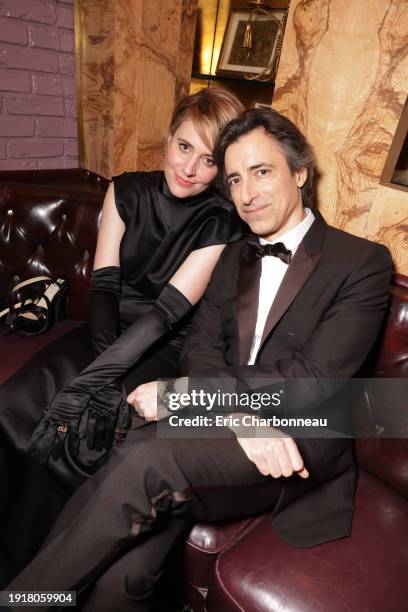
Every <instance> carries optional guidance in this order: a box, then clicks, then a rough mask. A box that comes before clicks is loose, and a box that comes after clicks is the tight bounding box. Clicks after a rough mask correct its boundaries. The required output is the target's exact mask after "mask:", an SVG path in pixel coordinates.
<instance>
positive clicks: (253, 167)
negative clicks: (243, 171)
mask: <svg viewBox="0 0 408 612" xmlns="http://www.w3.org/2000/svg"><path fill="white" fill-rule="evenodd" d="M265 166H266V167H267V168H273V164H268V163H266V162H260V163H259V164H254V165H253V166H249V168H248V170H250V171H253V170H258V169H259V168H264V167H265ZM235 176H240V174H239V172H231V173H230V174H227V181H229V179H231V178H232V177H235Z"/></svg>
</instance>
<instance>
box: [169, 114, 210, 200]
mask: <svg viewBox="0 0 408 612" xmlns="http://www.w3.org/2000/svg"><path fill="white" fill-rule="evenodd" d="M216 174H217V168H216V166H215V164H214V161H213V158H212V151H211V150H210V149H209V148H208V146H207V145H206V144H205V143H204V142H203V141H202V140H201V137H200V136H199V134H198V132H197V130H196V128H195V127H194V124H193V122H192V121H191V119H186V120H185V121H183V122H182V123H181V124H180V126H179V127H178V128H177V130H176V131H175V132H174V134H172V135H171V136H169V137H168V140H167V156H166V159H165V164H164V175H165V177H166V181H167V185H168V187H169V189H170V191H171V193H172V194H173V195H174V196H176V197H177V198H188V197H190V196H194V195H197V194H198V193H201V192H202V191H204V190H205V189H207V187H208V186H209V185H210V183H212V181H213V180H214V179H215V175H216Z"/></svg>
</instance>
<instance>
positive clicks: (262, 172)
mask: <svg viewBox="0 0 408 612" xmlns="http://www.w3.org/2000/svg"><path fill="white" fill-rule="evenodd" d="M268 174H269V169H268V168H259V170H258V176H267V175H268Z"/></svg>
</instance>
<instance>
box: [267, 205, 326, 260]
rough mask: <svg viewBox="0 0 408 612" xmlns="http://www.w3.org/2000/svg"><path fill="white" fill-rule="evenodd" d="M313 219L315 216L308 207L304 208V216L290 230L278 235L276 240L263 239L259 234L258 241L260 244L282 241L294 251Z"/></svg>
mask: <svg viewBox="0 0 408 612" xmlns="http://www.w3.org/2000/svg"><path fill="white" fill-rule="evenodd" d="M314 220H315V216H314V214H313V213H312V211H311V210H310V208H305V217H304V218H303V219H302V221H301V222H300V223H298V224H297V225H295V227H292V229H291V230H289V231H288V232H286V234H283V235H282V236H279V238H277V239H276V240H265V238H261V237H260V236H259V242H260V244H276V243H277V242H283V244H284V245H285V247H286V248H287V249H289V250H290V251H292V253H295V252H296V249H297V248H298V246H299V244H300V243H301V242H302V240H303V238H304V236H305V234H306V232H307V231H308V230H309V228H310V227H311V225H312V223H313V221H314Z"/></svg>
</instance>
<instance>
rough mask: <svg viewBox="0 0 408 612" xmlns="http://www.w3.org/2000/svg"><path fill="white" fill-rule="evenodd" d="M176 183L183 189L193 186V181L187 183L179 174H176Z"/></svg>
mask: <svg viewBox="0 0 408 612" xmlns="http://www.w3.org/2000/svg"><path fill="white" fill-rule="evenodd" d="M176 181H177V182H178V184H179V185H181V186H182V187H191V185H193V183H192V182H191V181H186V180H185V179H183V178H182V177H181V176H180V175H179V174H176Z"/></svg>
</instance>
